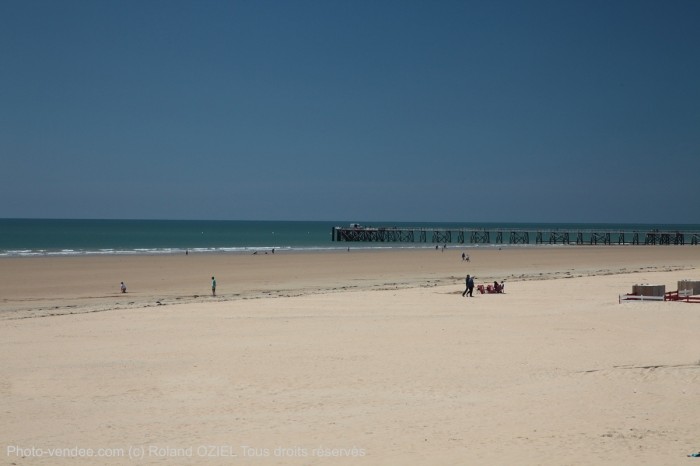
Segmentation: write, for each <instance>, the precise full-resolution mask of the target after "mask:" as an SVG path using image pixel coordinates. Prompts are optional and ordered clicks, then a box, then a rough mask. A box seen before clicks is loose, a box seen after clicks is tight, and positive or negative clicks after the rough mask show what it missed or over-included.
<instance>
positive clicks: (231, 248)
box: [0, 219, 700, 257]
mask: <svg viewBox="0 0 700 466" xmlns="http://www.w3.org/2000/svg"><path fill="white" fill-rule="evenodd" d="M351 223H354V222H349V221H336V222H333V221H330V222H329V221H218V220H212V221H200V220H73V219H65V220H61V219H0V257H11V256H61V255H63V256H65V255H100V254H184V253H185V251H191V252H231V253H235V252H251V251H253V252H254V251H269V250H271V249H273V248H274V249H276V250H278V251H283V250H293V251H296V250H332V249H345V248H347V247H352V248H353V249H362V248H367V249H369V248H434V247H435V244H434V243H431V242H430V241H431V237H430V235H428V242H427V243H419V242H415V243H361V242H350V243H348V242H337V241H333V238H332V229H333V227H335V226H341V227H349V226H350V224H351ZM359 223H361V224H362V225H366V226H375V227H394V226H395V227H408V228H420V227H425V228H429V229H430V228H436V229H437V228H445V229H478V228H485V229H519V230H530V231H533V232H534V231H536V230H538V229H549V230H551V229H561V230H571V231H573V230H580V231H600V230H606V231H629V232H631V231H640V232H646V231H651V230H653V229H658V230H661V231H674V232H675V231H682V232H690V231H694V232H700V225H664V224H658V225H643V224H637V225H632V224H621V225H613V224H536V223H531V224H526V223H435V222H425V223H420V222H411V223H406V222H391V221H387V222H365V223H363V222H359ZM504 236H505V235H504ZM504 239H505V242H506V243H507V242H508V240H507V239H506V238H504ZM453 241H454V240H453ZM613 241H616V239H614V240H613ZM534 242H535V239H534V235H531V238H530V243H534ZM448 246H453V247H457V246H475V247H488V246H489V245H484V244H481V245H478V246H477V245H470V244H469V243H465V245H459V244H457V243H452V244H448ZM498 246H507V244H504V245H498ZM521 246H522V245H521Z"/></svg>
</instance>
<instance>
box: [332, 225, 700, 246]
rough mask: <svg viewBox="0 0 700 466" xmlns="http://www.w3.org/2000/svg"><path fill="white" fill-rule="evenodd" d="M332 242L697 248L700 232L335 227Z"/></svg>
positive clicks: (699, 241)
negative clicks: (622, 245)
mask: <svg viewBox="0 0 700 466" xmlns="http://www.w3.org/2000/svg"><path fill="white" fill-rule="evenodd" d="M331 236H332V240H333V241H347V242H372V243H435V244H448V243H457V244H580V245H586V244H587V245H598V244H647V245H672V244H673V245H684V244H691V245H697V244H699V243H700V231H686V230H683V231H662V230H657V229H653V230H647V231H645V230H587V229H580V230H579V229H573V230H565V229H559V228H551V229H548V228H537V229H520V228H423V227H413V228H412V227H365V226H360V225H354V226H352V225H351V226H349V227H333V230H332V232H331Z"/></svg>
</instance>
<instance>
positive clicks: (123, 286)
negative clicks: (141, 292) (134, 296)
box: [120, 282, 126, 293]
mask: <svg viewBox="0 0 700 466" xmlns="http://www.w3.org/2000/svg"><path fill="white" fill-rule="evenodd" d="M120 289H121V290H122V293H126V285H125V284H124V282H122V284H121V286H120Z"/></svg>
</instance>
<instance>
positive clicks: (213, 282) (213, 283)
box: [211, 277, 216, 296]
mask: <svg viewBox="0 0 700 466" xmlns="http://www.w3.org/2000/svg"><path fill="white" fill-rule="evenodd" d="M211 295H212V296H216V278H214V277H211Z"/></svg>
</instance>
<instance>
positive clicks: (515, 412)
mask: <svg viewBox="0 0 700 466" xmlns="http://www.w3.org/2000/svg"><path fill="white" fill-rule="evenodd" d="M461 252H462V250H457V249H452V250H451V249H448V250H447V251H445V252H439V251H435V250H418V251H415V250H400V251H374V252H360V251H351V252H349V253H348V252H335V253H316V254H299V253H295V254H291V253H288V254H279V253H278V254H275V255H272V254H268V255H256V256H246V255H235V254H231V255H189V256H118V257H114V256H112V257H73V258H22V259H2V260H0V300H1V301H0V345H1V347H0V358H1V363H0V367H1V368H2V372H1V373H0V394H2V397H1V398H0V412H1V413H2V418H1V420H0V438H1V439H2V441H3V445H0V448H2V449H3V450H2V452H0V464H17V465H22V464H47V465H54V464H59V465H60V464H212V465H214V464H261V465H268V464H294V465H307V464H323V465H325V464H334V465H335V464H337V465H366V464H371V465H406V464H408V465H412V464H415V465H423V464H431V465H457V464H459V465H463V464H498V465H501V464H552V465H578V464H580V465H590V464H609V465H620V464H635V465H639V464H649V465H666V464H668V465H678V464H696V463H697V462H698V459H697V458H687V457H686V455H687V454H689V453H692V452H697V451H700V384H699V383H698V382H700V338H698V329H700V304H685V303H670V302H644V303H640V302H626V303H623V304H619V303H618V295H619V294H621V293H625V292H628V291H630V290H631V287H632V285H633V284H636V283H651V284H664V285H666V287H667V289H668V290H672V289H675V288H676V283H677V281H678V280H681V279H686V278H690V279H700V270H698V269H697V267H698V264H700V248H698V247H694V246H679V247H676V246H639V247H633V246H622V247H617V246H602V247H558V246H557V247H539V248H503V250H498V249H496V248H481V249H480V248H471V249H469V250H468V251H467V253H468V254H469V255H470V257H471V262H468V263H467V262H462V261H461V259H460V254H461ZM466 273H472V274H475V275H477V277H479V279H478V280H477V282H479V283H483V282H488V281H493V280H494V279H498V280H501V279H506V294H503V295H475V297H474V298H462V297H461V292H462V291H463V289H464V284H463V283H464V275H465V274H466ZM212 275H215V276H216V277H217V282H218V285H219V286H218V294H219V296H217V297H211V296H209V294H210V293H211V292H210V289H209V283H210V277H211V276H212ZM122 280H124V281H126V283H127V285H128V287H129V292H128V293H127V294H125V295H122V294H121V293H119V282H120V281H122ZM158 303H160V304H158ZM55 449H57V450H55ZM59 454H67V455H70V456H72V457H71V458H62V457H59V456H57V455H59ZM40 455H41V456H40ZM91 455H92V456H91ZM98 455H99V456H98ZM103 455H111V456H112V457H111V458H109V457H105V456H103Z"/></svg>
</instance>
